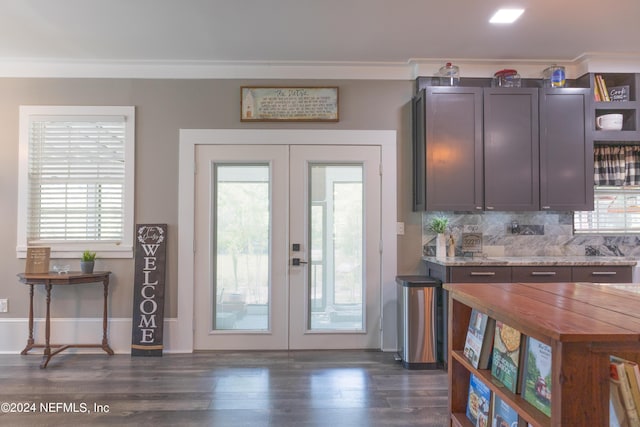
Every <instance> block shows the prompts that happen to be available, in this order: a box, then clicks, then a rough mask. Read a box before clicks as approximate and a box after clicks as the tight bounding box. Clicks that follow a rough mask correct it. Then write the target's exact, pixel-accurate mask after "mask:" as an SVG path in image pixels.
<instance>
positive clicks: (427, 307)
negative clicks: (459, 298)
mask: <svg viewBox="0 0 640 427" xmlns="http://www.w3.org/2000/svg"><path fill="white" fill-rule="evenodd" d="M396 282H397V284H398V356H399V357H398V358H399V359H400V360H402V366H404V367H405V368H407V369H441V368H443V366H444V356H443V355H444V328H443V326H444V325H443V320H442V318H443V315H442V313H443V307H442V304H443V302H442V301H443V300H442V282H441V281H440V280H438V279H434V278H433V277H429V276H397V277H396Z"/></svg>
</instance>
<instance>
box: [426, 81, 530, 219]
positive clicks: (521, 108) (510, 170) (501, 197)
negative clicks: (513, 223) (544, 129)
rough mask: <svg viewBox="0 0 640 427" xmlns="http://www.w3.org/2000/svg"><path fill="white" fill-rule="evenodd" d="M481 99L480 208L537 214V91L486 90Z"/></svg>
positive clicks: (519, 89)
mask: <svg viewBox="0 0 640 427" xmlns="http://www.w3.org/2000/svg"><path fill="white" fill-rule="evenodd" d="M483 99H484V102H483V105H484V171H485V172H484V207H485V209H486V210H500V211H535V210H538V209H539V206H540V198H539V197H540V192H539V150H538V89H537V88H509V89H505V88H495V89H490V88H487V89H484V97H483ZM427 141H428V140H427ZM427 145H429V141H428V142H427Z"/></svg>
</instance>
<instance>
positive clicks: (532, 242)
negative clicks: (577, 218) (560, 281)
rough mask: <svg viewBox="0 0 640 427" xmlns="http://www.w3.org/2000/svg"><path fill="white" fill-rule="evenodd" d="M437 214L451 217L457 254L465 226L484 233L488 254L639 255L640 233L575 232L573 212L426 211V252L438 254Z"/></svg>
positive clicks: (426, 253)
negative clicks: (434, 228) (433, 222)
mask: <svg viewBox="0 0 640 427" xmlns="http://www.w3.org/2000/svg"><path fill="white" fill-rule="evenodd" d="M434 216H446V217H447V218H449V230H450V231H449V232H450V234H451V235H453V239H454V241H455V243H456V255H463V254H462V247H461V244H460V241H461V236H462V233H463V231H464V227H465V226H472V225H473V226H476V227H474V228H477V229H478V232H480V233H482V253H483V254H484V255H486V256H554V255H555V256H585V255H586V256H627V257H634V258H640V236H638V235H628V236H587V235H580V234H578V235H574V234H573V212H483V213H475V212H472V213H467V212H424V213H423V214H422V248H423V255H435V234H434V233H433V232H431V231H429V222H430V221H431V219H432V218H433V217H434Z"/></svg>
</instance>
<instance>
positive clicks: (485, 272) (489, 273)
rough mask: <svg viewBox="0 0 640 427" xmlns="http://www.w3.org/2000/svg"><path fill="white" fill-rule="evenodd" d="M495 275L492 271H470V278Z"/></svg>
mask: <svg viewBox="0 0 640 427" xmlns="http://www.w3.org/2000/svg"><path fill="white" fill-rule="evenodd" d="M495 275H496V273H495V272H493V271H472V272H471V276H495Z"/></svg>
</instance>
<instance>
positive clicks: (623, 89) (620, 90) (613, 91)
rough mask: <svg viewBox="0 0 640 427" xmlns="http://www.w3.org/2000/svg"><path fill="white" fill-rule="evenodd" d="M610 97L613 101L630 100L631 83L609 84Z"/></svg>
mask: <svg viewBox="0 0 640 427" xmlns="http://www.w3.org/2000/svg"><path fill="white" fill-rule="evenodd" d="M609 98H610V99H611V101H628V100H629V85H626V86H609Z"/></svg>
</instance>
